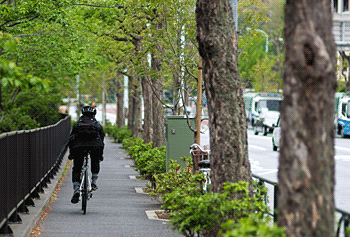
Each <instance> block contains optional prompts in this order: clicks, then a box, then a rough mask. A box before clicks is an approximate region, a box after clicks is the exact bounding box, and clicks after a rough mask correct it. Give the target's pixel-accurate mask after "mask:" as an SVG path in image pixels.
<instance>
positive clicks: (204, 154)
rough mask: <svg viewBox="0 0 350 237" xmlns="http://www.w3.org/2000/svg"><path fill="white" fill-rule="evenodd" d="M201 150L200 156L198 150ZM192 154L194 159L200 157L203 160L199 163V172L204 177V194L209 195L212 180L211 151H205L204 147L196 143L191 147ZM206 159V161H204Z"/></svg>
mask: <svg viewBox="0 0 350 237" xmlns="http://www.w3.org/2000/svg"><path fill="white" fill-rule="evenodd" d="M197 148H198V149H199V154H196V153H198V149H197ZM190 153H191V155H192V157H196V156H199V157H200V158H202V159H201V160H200V161H199V162H198V168H199V169H198V172H199V173H202V174H203V176H204V179H203V181H202V193H203V194H204V193H207V192H208V191H209V188H210V185H211V179H210V172H211V169H210V150H204V149H202V147H201V146H200V145H198V144H196V143H194V144H192V145H191V147H190ZM204 158H205V159H204Z"/></svg>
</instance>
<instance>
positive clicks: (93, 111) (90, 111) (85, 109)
mask: <svg viewBox="0 0 350 237" xmlns="http://www.w3.org/2000/svg"><path fill="white" fill-rule="evenodd" d="M81 113H82V114H83V115H96V108H94V107H92V106H90V105H88V106H84V107H83V109H82V110H81Z"/></svg>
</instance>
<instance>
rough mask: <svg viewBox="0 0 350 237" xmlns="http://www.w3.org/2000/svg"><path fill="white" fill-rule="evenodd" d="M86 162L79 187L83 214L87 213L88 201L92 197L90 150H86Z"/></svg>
mask: <svg viewBox="0 0 350 237" xmlns="http://www.w3.org/2000/svg"><path fill="white" fill-rule="evenodd" d="M85 154H86V155H85V156H84V164H83V167H82V169H81V183H80V187H79V191H80V197H81V203H82V210H83V214H84V215H85V214H86V206H87V201H88V200H89V199H90V198H92V190H91V179H90V177H89V169H88V168H89V158H90V154H89V152H85Z"/></svg>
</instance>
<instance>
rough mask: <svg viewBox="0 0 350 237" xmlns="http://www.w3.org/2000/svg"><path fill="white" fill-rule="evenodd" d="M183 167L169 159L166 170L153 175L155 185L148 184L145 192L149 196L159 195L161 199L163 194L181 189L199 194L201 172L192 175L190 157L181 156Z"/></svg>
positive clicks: (188, 192)
mask: <svg viewBox="0 0 350 237" xmlns="http://www.w3.org/2000/svg"><path fill="white" fill-rule="evenodd" d="M181 160H182V161H183V162H184V163H185V167H181V165H179V164H178V163H177V162H176V161H174V160H169V166H168V172H166V173H165V172H164V173H158V174H155V175H154V177H153V178H154V182H155V184H156V185H155V186H154V187H150V186H148V189H147V192H148V193H149V195H150V196H159V197H160V198H161V199H162V197H163V195H164V194H166V193H171V192H174V191H175V190H178V189H182V190H183V192H187V194H191V195H196V194H198V196H200V193H201V188H200V186H199V183H200V181H201V180H203V175H202V174H196V175H194V174H193V173H192V170H191V169H192V159H191V158H190V157H181Z"/></svg>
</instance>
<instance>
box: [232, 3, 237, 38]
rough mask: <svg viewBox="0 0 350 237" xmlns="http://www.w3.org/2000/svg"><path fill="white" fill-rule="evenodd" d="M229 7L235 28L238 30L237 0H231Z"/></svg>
mask: <svg viewBox="0 0 350 237" xmlns="http://www.w3.org/2000/svg"><path fill="white" fill-rule="evenodd" d="M231 8H232V13H233V21H234V22H235V28H236V29H235V30H236V31H238V1H237V0H231Z"/></svg>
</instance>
